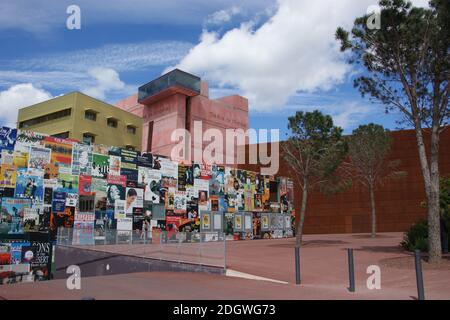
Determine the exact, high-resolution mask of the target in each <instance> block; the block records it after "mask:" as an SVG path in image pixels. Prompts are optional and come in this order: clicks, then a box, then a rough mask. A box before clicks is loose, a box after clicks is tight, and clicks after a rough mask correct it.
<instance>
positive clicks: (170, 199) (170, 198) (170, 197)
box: [165, 188, 175, 210]
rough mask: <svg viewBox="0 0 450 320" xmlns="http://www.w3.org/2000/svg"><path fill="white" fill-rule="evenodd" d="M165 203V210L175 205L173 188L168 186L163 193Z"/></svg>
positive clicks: (171, 208)
mask: <svg viewBox="0 0 450 320" xmlns="http://www.w3.org/2000/svg"><path fill="white" fill-rule="evenodd" d="M165 200H166V201H165V203H166V209H167V210H173V209H174V205H175V188H168V189H167V192H166V194H165Z"/></svg>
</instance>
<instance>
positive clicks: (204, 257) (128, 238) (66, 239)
mask: <svg viewBox="0 0 450 320" xmlns="http://www.w3.org/2000/svg"><path fill="white" fill-rule="evenodd" d="M56 244H57V245H59V246H68V247H76V248H81V249H90V250H96V251H100V252H106V253H111V254H119V255H128V256H134V257H142V258H148V259H159V260H164V261H172V262H178V263H190V264H198V265H208V266H214V267H221V268H225V265H226V261H225V260H226V254H225V251H226V242H225V234H224V233H221V232H220V233H219V232H176V233H175V232H168V231H159V230H156V231H153V232H148V234H142V233H139V232H135V231H119V230H104V229H74V228H59V229H58V233H57V238H56Z"/></svg>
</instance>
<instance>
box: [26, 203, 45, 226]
mask: <svg viewBox="0 0 450 320" xmlns="http://www.w3.org/2000/svg"><path fill="white" fill-rule="evenodd" d="M41 210H42V209H41V208H37V207H32V208H24V215H23V231H24V232H36V231H39V213H40V211H41Z"/></svg>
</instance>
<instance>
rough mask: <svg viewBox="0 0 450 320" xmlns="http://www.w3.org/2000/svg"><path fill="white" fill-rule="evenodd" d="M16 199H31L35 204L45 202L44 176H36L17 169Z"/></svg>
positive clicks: (25, 170)
mask: <svg viewBox="0 0 450 320" xmlns="http://www.w3.org/2000/svg"><path fill="white" fill-rule="evenodd" d="M15 197H17V198H29V199H32V200H33V201H34V202H42V201H44V179H43V175H36V174H35V173H31V172H29V171H28V170H27V169H23V168H20V169H17V178H16V192H15Z"/></svg>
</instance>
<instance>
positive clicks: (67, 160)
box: [44, 137, 74, 166]
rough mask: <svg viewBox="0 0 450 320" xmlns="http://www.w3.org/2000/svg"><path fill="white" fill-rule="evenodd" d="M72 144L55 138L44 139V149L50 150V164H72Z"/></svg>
mask: <svg viewBox="0 0 450 320" xmlns="http://www.w3.org/2000/svg"><path fill="white" fill-rule="evenodd" d="M73 144H74V143H73V142H71V141H69V140H66V139H61V138H56V137H45V139H44V147H45V148H48V149H51V150H52V152H51V162H52V163H55V164H61V163H62V164H66V165H69V166H70V165H71V164H72V146H73Z"/></svg>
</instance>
